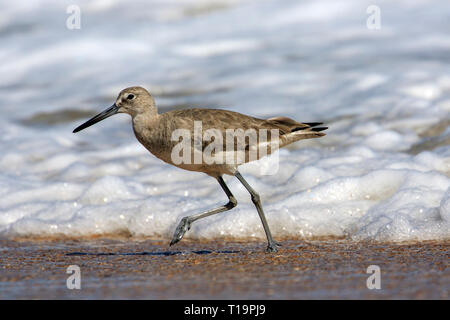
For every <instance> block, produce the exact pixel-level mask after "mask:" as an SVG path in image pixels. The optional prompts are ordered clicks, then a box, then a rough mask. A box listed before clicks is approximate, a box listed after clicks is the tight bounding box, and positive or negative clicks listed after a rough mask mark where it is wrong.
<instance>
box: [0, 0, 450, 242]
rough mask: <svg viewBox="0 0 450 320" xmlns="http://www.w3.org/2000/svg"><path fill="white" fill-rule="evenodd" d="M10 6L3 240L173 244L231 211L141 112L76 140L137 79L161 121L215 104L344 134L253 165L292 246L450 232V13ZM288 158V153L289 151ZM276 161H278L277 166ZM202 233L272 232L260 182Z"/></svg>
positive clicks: (251, 174)
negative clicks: (142, 120)
mask: <svg viewBox="0 0 450 320" xmlns="http://www.w3.org/2000/svg"><path fill="white" fill-rule="evenodd" d="M71 4H72V2H70V1H59V0H58V1H57V0H46V1H24V2H20V1H16V2H13V3H6V2H3V3H0V40H1V41H0V58H1V60H0V61H1V63H0V96H1V99H0V111H1V114H2V116H1V117H0V150H1V152H0V236H1V237H6V238H14V237H47V236H52V237H65V236H67V237H80V238H82V237H90V236H97V235H98V236H102V235H108V236H119V235H120V236H123V235H127V236H132V237H149V238H163V239H166V238H167V240H168V241H169V239H170V237H171V236H172V233H173V231H174V229H175V227H176V225H177V223H178V221H179V220H180V219H181V218H182V217H183V216H186V215H189V214H193V213H197V212H200V211H203V210H206V209H210V208H212V207H215V206H218V205H221V204H224V203H226V201H227V199H226V196H225V195H224V194H223V192H222V190H221V189H220V187H219V185H218V184H217V182H216V181H214V179H212V178H210V177H208V176H206V175H205V174H201V173H194V172H188V171H183V170H181V169H177V168H175V167H171V166H169V165H167V164H165V163H163V162H161V161H160V160H158V159H156V158H155V157H154V156H152V155H151V154H149V153H148V152H147V151H146V150H145V149H144V148H143V147H142V146H141V145H140V144H139V143H138V142H137V141H136V139H135V138H134V135H133V132H132V129H131V124H130V119H129V117H128V116H127V115H117V116H115V117H112V118H109V119H108V120H105V121H103V122H101V123H99V124H97V125H95V126H93V127H90V128H89V129H86V130H84V131H82V132H80V133H77V134H76V135H75V134H73V133H72V130H73V129H74V128H75V127H76V126H77V125H79V124H81V123H82V122H84V121H85V120H87V119H88V118H89V117H90V116H92V115H94V114H96V113H98V112H100V111H101V110H103V109H105V108H106V107H108V106H110V105H111V104H112V103H113V102H114V100H115V97H116V95H117V93H118V92H119V91H120V90H121V89H122V88H125V87H127V86H131V85H141V86H144V87H146V88H147V89H148V90H149V91H150V92H151V93H153V94H154V96H155V99H156V103H157V104H158V106H159V109H160V111H161V112H165V111H167V110H171V109H176V108H186V107H191V106H196V107H204V108H209V107H211V108H212V107H214V108H224V109H228V110H233V111H238V112H242V113H246V114H250V115H253V116H257V117H262V118H263V117H272V116H288V117H292V118H294V119H297V120H298V121H303V122H311V121H322V122H325V123H326V124H327V125H328V126H329V130H328V131H327V136H325V137H323V138H320V139H313V140H308V141H300V142H297V143H295V144H293V145H291V146H289V148H286V149H282V150H280V152H279V154H278V159H279V170H278V172H277V174H276V175H262V174H261V172H260V170H258V168H257V167H255V166H248V165H246V166H242V167H241V170H240V171H241V173H242V174H243V175H244V176H245V177H246V178H247V180H248V182H249V183H250V184H251V185H252V186H253V187H254V188H255V189H256V190H257V191H258V192H259V194H260V195H261V198H262V201H263V206H264V209H265V211H266V216H267V219H268V222H269V224H270V226H271V229H272V233H273V234H274V237H275V238H282V237H290V238H298V239H304V238H314V237H321V236H331V237H346V238H349V239H353V240H355V241H363V240H376V241H388V242H397V241H421V240H443V239H449V238H450V178H449V177H450V127H449V124H450V117H449V115H450V64H449V63H450V58H449V57H450V34H449V32H448V31H449V30H450V19H448V17H449V16H450V3H449V2H448V1H445V0H441V1H438V0H436V1H429V0H408V1H406V0H404V1H400V0H399V1H395V2H393V1H377V5H378V6H379V8H380V17H381V24H380V29H376V30H372V29H368V27H367V25H366V21H367V19H368V17H369V15H370V14H368V13H367V12H366V10H367V8H368V7H369V6H370V5H371V4H372V3H371V1H364V0H363V1H361V0H348V1H339V2H337V1H331V0H330V1H314V0H307V1H294V0H292V1H290V0H285V1H265V0H251V1H250V0H249V1H206V0H202V1H194V0H184V1H175V0H172V1H163V0H159V1H151V2H150V1H143V0H142V1H139V0H134V1H126V2H125V1H113V0H96V1H77V4H78V5H79V8H80V10H81V20H80V21H81V25H80V27H81V28H80V29H74V30H70V29H68V28H67V27H66V20H67V18H68V17H69V15H70V14H68V13H67V12H66V10H67V7H68V6H69V5H71ZM272 158H273V157H272ZM271 161H273V159H270V158H269V159H263V160H261V161H260V163H259V165H260V166H261V167H264V166H271V165H273V163H272V162H271ZM226 181H227V182H228V183H229V186H230V189H231V190H232V192H233V193H234V194H235V196H236V198H237V200H238V202H239V205H238V206H237V207H236V208H235V209H233V210H232V211H229V212H225V213H221V214H219V215H215V216H212V217H208V218H206V219H203V220H200V221H198V222H196V223H194V224H193V226H192V229H191V230H190V231H189V232H188V233H187V234H186V236H185V237H186V238H191V239H196V238H201V239H217V238H223V237H228V238H233V239H247V238H256V239H264V232H263V229H262V226H261V223H260V221H259V218H258V215H257V213H256V210H255V208H254V206H253V204H252V202H251V201H250V197H249V195H248V193H247V192H246V190H245V189H244V188H243V186H242V185H240V184H239V182H238V181H237V180H236V179H235V178H233V177H227V178H226Z"/></svg>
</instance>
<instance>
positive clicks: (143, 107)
mask: <svg viewBox="0 0 450 320" xmlns="http://www.w3.org/2000/svg"><path fill="white" fill-rule="evenodd" d="M116 113H128V114H129V115H131V116H132V117H133V118H134V117H135V116H136V115H138V114H143V113H149V114H156V113H157V111H156V105H155V101H154V100H153V97H152V95H151V94H150V93H149V92H148V91H147V90H145V89H144V88H142V87H129V88H126V89H123V90H122V91H120V93H119V95H118V96H117V99H116V102H115V103H114V104H113V105H112V106H111V107H109V108H108V109H106V110H104V111H102V112H100V113H99V114H97V115H96V116H94V117H92V118H91V119H89V120H88V121H86V122H85V123H83V124H82V125H80V126H78V127H77V128H75V130H73V132H74V133H75V132H78V131H81V130H83V129H85V128H87V127H90V126H92V125H93V124H96V123H97V122H99V121H102V120H104V119H106V118H108V117H110V116H112V115H115V114H116Z"/></svg>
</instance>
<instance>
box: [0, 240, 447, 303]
mask: <svg viewBox="0 0 450 320" xmlns="http://www.w3.org/2000/svg"><path fill="white" fill-rule="evenodd" d="M166 242H167V241H159V240H158V241H157V240H129V239H128V240H126V239H85V240H61V239H59V240H48V239H47V240H43V239H40V240H33V241H31V240H29V239H28V240H24V239H21V240H15V241H11V240H2V241H0V257H1V259H0V298H1V299H448V298H449V288H450V272H449V270H448V256H449V244H450V243H449V242H448V241H445V242H425V243H409V244H387V243H361V242H359V243H356V242H352V241H348V240H333V239H325V240H323V239H319V240H307V241H303V240H302V241H300V240H284V241H282V245H283V247H282V249H281V250H280V251H279V252H278V253H276V254H267V253H264V252H263V251H264V244H263V243H262V242H247V241H242V242H236V241H220V240H217V241H187V240H184V241H182V242H181V243H180V244H178V245H177V246H174V247H169V246H168V244H167V243H166ZM70 265H77V266H79V267H80V271H81V289H80V290H77V289H72V290H70V289H68V288H67V286H66V280H67V278H68V277H69V276H70V274H67V273H66V271H67V268H68V267H69V266H70ZM369 265H378V266H379V267H380V271H381V289H379V290H378V289H372V290H369V289H368V288H367V285H366V281H367V278H368V277H369V276H371V274H368V273H366V271H367V267H368V266H369Z"/></svg>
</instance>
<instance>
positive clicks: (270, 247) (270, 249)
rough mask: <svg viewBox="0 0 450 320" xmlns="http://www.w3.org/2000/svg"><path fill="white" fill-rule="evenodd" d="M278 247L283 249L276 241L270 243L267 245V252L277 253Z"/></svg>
mask: <svg viewBox="0 0 450 320" xmlns="http://www.w3.org/2000/svg"><path fill="white" fill-rule="evenodd" d="M278 247H281V244H280V243H278V242H275V241H271V242H269V244H268V245H267V248H266V252H268V253H269V252H277V251H278Z"/></svg>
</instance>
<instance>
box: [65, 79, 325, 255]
mask: <svg viewBox="0 0 450 320" xmlns="http://www.w3.org/2000/svg"><path fill="white" fill-rule="evenodd" d="M116 113H127V114H129V115H130V116H131V118H132V123H133V130H134V133H135V135H136V138H137V139H138V140H139V142H140V143H141V144H142V145H143V146H144V147H145V148H146V149H147V150H148V151H150V152H151V153H152V154H153V155H155V156H156V157H158V158H159V159H161V160H163V161H165V162H167V163H169V164H171V165H174V166H177V167H179V168H182V169H186V170H191V171H197V172H203V173H206V174H208V175H210V176H211V177H213V178H215V179H217V181H218V182H219V184H220V186H221V187H222V189H223V191H224V192H225V194H226V195H227V197H228V200H229V201H228V203H227V204H225V205H223V206H220V207H218V208H215V209H212V210H208V211H206V212H202V213H198V214H194V215H191V216H187V217H184V218H182V219H181V221H180V223H179V225H178V226H177V228H176V230H175V233H174V235H173V238H172V241H171V242H170V245H173V244H175V243H177V242H178V241H180V240H181V239H182V238H183V236H184V234H185V233H186V231H188V230H189V229H190V227H191V224H192V223H193V222H194V221H197V220H199V219H202V218H205V217H208V216H211V215H213V214H216V213H219V212H223V211H227V210H230V209H232V208H234V207H235V206H236V205H237V201H236V199H235V197H234V196H233V194H232V193H231V191H230V189H228V186H227V185H226V184H225V181H224V180H223V175H225V174H227V175H234V176H235V177H236V178H237V179H238V180H239V181H240V182H241V183H242V184H243V185H244V187H245V188H246V189H247V190H248V192H249V193H250V195H251V200H252V202H253V203H254V205H255V206H256V210H257V211H258V214H259V218H260V219H261V222H262V225H263V228H264V231H265V233H266V237H267V242H268V246H267V250H266V251H267V252H276V251H277V246H278V245H279V244H278V243H276V242H275V241H274V240H273V238H272V234H271V232H270V229H269V225H268V223H267V220H266V217H265V215H264V211H263V208H262V205H261V199H260V196H259V194H258V193H257V192H256V191H255V190H254V189H253V188H252V187H251V186H250V185H249V184H248V183H247V181H246V180H245V179H244V177H242V175H241V174H240V173H239V171H238V166H239V165H240V164H242V163H246V162H250V161H253V160H257V159H259V158H261V157H262V156H264V155H267V154H270V153H272V152H273V151H275V149H276V148H278V147H283V146H286V145H288V144H290V143H292V142H295V141H298V140H301V139H310V138H318V137H321V136H324V135H325V133H323V132H320V131H323V130H325V129H327V127H318V126H319V125H321V124H322V123H320V122H312V123H301V122H297V121H294V120H292V119H289V118H286V117H276V118H270V119H267V120H263V119H257V118H254V117H250V116H247V115H244V114H240V113H237V112H232V111H227V110H219V109H186V110H175V111H169V112H166V113H162V114H158V111H157V108H156V105H155V102H154V100H153V97H152V96H151V94H150V93H149V92H148V91H147V90H145V89H144V88H142V87H130V88H126V89H124V90H122V91H121V92H120V93H119V96H118V97H117V99H116V101H115V103H114V104H113V105H112V106H111V107H109V108H108V109H106V110H104V111H103V112H101V113H99V114H98V115H96V116H95V117H93V118H92V119H90V120H88V121H86V122H85V123H83V124H82V125H80V126H79V127H77V128H76V129H75V130H73V132H74V133H75V132H78V131H80V130H83V129H85V128H87V127H89V126H91V125H93V124H95V123H97V122H99V121H101V120H103V119H106V118H108V117H110V116H112V115H114V114H116ZM198 123H199V124H200V125H201V130H202V132H206V131H208V130H210V133H211V130H212V132H213V134H212V135H213V136H214V140H213V139H211V141H214V142H216V143H218V142H220V143H219V144H220V145H219V146H220V147H222V146H223V147H224V146H225V145H224V144H225V142H224V140H226V138H227V137H228V132H229V130H231V131H233V130H235V131H236V130H242V131H244V130H245V131H246V132H248V131H249V130H250V132H253V133H255V134H256V138H257V139H256V140H252V139H251V137H250V136H248V137H244V140H239V138H238V137H237V138H236V139H235V137H236V136H232V139H231V144H232V146H231V150H230V149H228V148H227V149H226V152H221V151H220V150H219V149H217V148H216V149H214V150H213V152H212V153H211V154H214V155H216V156H217V155H219V154H220V155H222V159H223V157H225V158H226V159H231V161H215V162H211V161H204V160H203V157H202V156H200V158H198V157H197V156H198V153H199V152H200V154H201V153H202V152H205V150H206V149H208V145H207V144H206V143H204V142H203V141H200V142H199V141H197V140H198V139H197V138H196V137H198V135H196V134H198V133H196V132H194V131H195V130H196V128H195V127H196V125H197V124H198ZM177 130H178V131H181V132H182V133H183V132H184V133H186V132H187V133H188V134H189V136H190V137H191V138H192V136H194V139H193V141H191V142H189V145H188V146H189V147H192V149H187V150H189V153H190V154H189V155H188V157H186V158H183V159H188V161H178V160H179V159H174V155H177V152H175V153H174V150H175V149H176V147H177V146H179V143H180V142H179V140H178V138H176V139H174V133H175V132H176V131H177ZM183 130H184V131H183ZM252 130H253V131H252ZM268 130H270V139H271V141H270V142H271V143H275V144H270V147H269V148H268V149H269V151H268V152H266V153H261V152H260V151H261V150H262V148H263V146H264V148H266V147H267V146H268V141H269V140H267V137H268V136H267V137H264V139H263V137H262V132H265V134H264V135H266V134H267V132H268ZM242 131H241V132H242ZM202 132H201V133H200V137H203V135H202ZM178 137H179V135H178ZM222 137H224V139H221V138H222ZM247 138H248V139H247ZM228 140H229V139H228ZM239 141H241V142H239ZM211 143H212V142H211ZM227 143H229V141H228V142H227ZM239 144H241V146H239ZM216 146H217V145H216ZM273 146H275V148H273ZM222 150H223V149H222ZM239 151H242V152H243V156H244V158H240V159H241V160H240V161H237V160H236V159H237V156H236V154H238V153H239ZM252 151H257V153H256V154H257V156H256V158H255V157H253V158H252V157H251V155H250V153H251V152H252ZM230 152H231V153H232V154H233V155H232V156H231V158H229V157H228V156H229V154H230ZM233 152H234V153H233ZM184 153H186V149H183V156H186V154H184ZM261 154H262V155H261ZM178 155H179V154H178ZM192 156H193V157H194V159H200V161H194V162H192V161H189V160H191V159H192ZM215 159H217V158H215Z"/></svg>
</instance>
